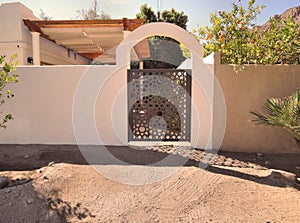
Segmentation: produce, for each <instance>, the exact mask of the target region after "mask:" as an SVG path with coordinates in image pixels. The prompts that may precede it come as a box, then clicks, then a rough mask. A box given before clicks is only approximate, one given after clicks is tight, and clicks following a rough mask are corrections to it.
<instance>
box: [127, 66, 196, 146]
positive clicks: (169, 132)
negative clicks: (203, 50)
mask: <svg viewBox="0 0 300 223" xmlns="http://www.w3.org/2000/svg"><path fill="white" fill-rule="evenodd" d="M128 114H129V128H128V130H129V131H128V132H129V134H128V140H129V141H190V124H191V123H190V122H191V70H174V69H172V70H169V69H165V70H162V69H159V70H152V69H144V70H128Z"/></svg>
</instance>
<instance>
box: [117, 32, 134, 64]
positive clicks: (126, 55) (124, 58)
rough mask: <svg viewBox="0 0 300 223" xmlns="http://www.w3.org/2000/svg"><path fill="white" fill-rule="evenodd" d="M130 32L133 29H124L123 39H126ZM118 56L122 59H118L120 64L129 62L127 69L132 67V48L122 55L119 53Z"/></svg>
mask: <svg viewBox="0 0 300 223" xmlns="http://www.w3.org/2000/svg"><path fill="white" fill-rule="evenodd" d="M130 33H131V31H128V30H124V31H123V39H125V38H126V37H127V36H128V35H129V34H130ZM118 58H119V59H120V61H118V63H119V65H120V64H127V69H130V50H129V51H127V52H124V54H122V55H121V56H120V55H119V56H118Z"/></svg>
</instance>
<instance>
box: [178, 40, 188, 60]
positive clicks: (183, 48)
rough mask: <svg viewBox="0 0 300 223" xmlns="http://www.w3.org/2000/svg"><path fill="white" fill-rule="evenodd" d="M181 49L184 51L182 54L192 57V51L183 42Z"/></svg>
mask: <svg viewBox="0 0 300 223" xmlns="http://www.w3.org/2000/svg"><path fill="white" fill-rule="evenodd" d="M180 49H181V51H182V55H183V56H184V57H185V58H186V59H188V58H191V52H190V50H189V49H188V48H187V47H186V46H185V45H184V44H183V43H180Z"/></svg>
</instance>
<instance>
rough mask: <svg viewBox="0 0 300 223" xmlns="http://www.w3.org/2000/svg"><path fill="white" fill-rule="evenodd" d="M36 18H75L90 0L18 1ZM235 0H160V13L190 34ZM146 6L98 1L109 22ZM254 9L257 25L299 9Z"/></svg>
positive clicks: (277, 4)
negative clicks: (179, 14) (179, 21)
mask: <svg viewBox="0 0 300 223" xmlns="http://www.w3.org/2000/svg"><path fill="white" fill-rule="evenodd" d="M15 1H16V0H0V3H5V2H15ZM19 2H21V3H23V4H24V5H26V6H27V7H29V8H30V9H31V10H33V12H34V14H35V15H36V16H38V15H39V13H40V9H43V10H44V11H45V12H46V15H48V16H51V17H53V19H70V18H74V19H75V18H76V11H77V10H78V9H82V8H84V9H87V8H90V7H91V6H92V4H93V0H47V1H46V0H20V1H19ZM232 2H237V0H161V10H164V9H171V8H172V7H174V8H175V9H176V10H178V11H183V12H184V13H185V14H187V15H188V16H189V23H188V29H189V30H192V29H193V28H196V27H197V25H200V26H202V25H208V24H209V14H210V13H211V12H216V11H219V10H229V9H230V6H231V3H232ZM241 2H242V4H245V5H246V4H247V2H248V0H241ZM143 3H147V4H148V5H150V6H151V7H152V9H154V10H155V11H156V9H157V0H100V9H101V10H103V11H105V12H107V13H109V14H110V15H111V16H112V18H114V19H119V18H123V17H127V18H134V17H135V14H136V13H137V12H138V11H139V8H140V6H141V5H142V4H143ZM256 3H257V4H258V5H265V6H266V8H265V9H264V10H263V13H262V15H260V16H259V18H258V21H257V22H258V24H262V23H264V22H265V21H266V20H268V18H269V17H270V16H273V15H275V14H281V13H282V12H284V11H285V10H286V9H289V8H291V7H294V6H298V5H300V0H256Z"/></svg>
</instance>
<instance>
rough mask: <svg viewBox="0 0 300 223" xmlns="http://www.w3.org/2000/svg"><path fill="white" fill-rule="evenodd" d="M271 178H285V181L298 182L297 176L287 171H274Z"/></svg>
mask: <svg viewBox="0 0 300 223" xmlns="http://www.w3.org/2000/svg"><path fill="white" fill-rule="evenodd" d="M269 177H270V178H277V179H278V178H283V179H285V180H288V181H292V182H298V179H297V176H296V174H294V173H290V172H287V171H283V170H272V171H271V173H270V175H269Z"/></svg>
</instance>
